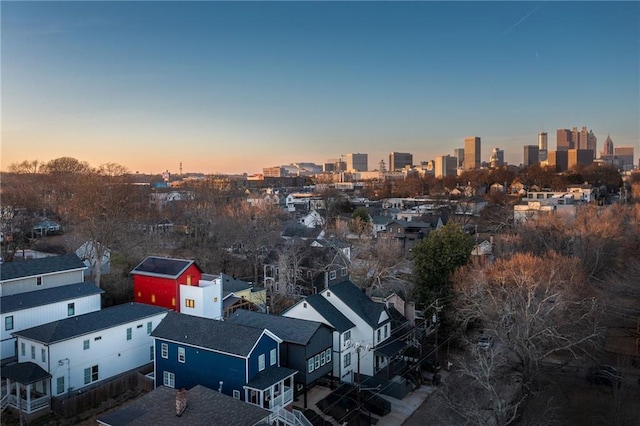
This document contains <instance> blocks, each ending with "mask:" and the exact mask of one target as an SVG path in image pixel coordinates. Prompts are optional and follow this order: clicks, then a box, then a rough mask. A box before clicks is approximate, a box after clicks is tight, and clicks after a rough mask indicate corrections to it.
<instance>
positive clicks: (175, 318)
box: [151, 312, 264, 357]
mask: <svg viewBox="0 0 640 426" xmlns="http://www.w3.org/2000/svg"><path fill="white" fill-rule="evenodd" d="M263 331H264V329H258V328H255V327H248V326H246V325H240V324H233V323H230V322H226V321H218V320H213V319H209V318H200V317H195V316H192V315H186V314H178V313H175V312H169V313H168V314H167V316H166V317H165V318H164V319H163V320H162V321H161V322H160V324H159V325H158V326H157V327H156V329H155V330H153V332H152V333H151V336H153V337H156V338H158V339H165V340H171V341H174V342H178V343H183V344H186V345H192V346H200V347H202V348H207V349H211V350H214V351H218V352H226V353H229V354H233V355H239V356H242V357H247V356H248V355H249V353H250V352H251V350H252V349H253V347H254V346H255V344H256V342H257V341H258V339H260V336H262V333H263Z"/></svg>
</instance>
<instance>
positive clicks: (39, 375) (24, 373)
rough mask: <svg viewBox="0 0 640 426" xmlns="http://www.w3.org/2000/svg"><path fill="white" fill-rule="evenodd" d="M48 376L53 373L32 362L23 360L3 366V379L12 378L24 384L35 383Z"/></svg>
mask: <svg viewBox="0 0 640 426" xmlns="http://www.w3.org/2000/svg"><path fill="white" fill-rule="evenodd" d="M48 377H51V374H49V373H47V372H46V371H45V370H44V369H43V368H42V367H40V366H39V365H38V364H34V363H32V362H21V363H18V364H9V365H5V366H4V367H2V378H3V379H5V378H6V379H10V380H12V381H14V382H18V383H21V384H23V385H28V384H31V383H35V382H38V381H40V380H44V379H46V378H48Z"/></svg>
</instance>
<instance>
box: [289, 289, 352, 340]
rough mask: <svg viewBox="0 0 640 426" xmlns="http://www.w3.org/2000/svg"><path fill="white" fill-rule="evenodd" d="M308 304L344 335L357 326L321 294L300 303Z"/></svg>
mask: <svg viewBox="0 0 640 426" xmlns="http://www.w3.org/2000/svg"><path fill="white" fill-rule="evenodd" d="M304 302H307V303H308V304H309V305H311V307H312V308H313V309H315V310H316V311H318V313H319V314H320V315H322V316H323V318H324V319H326V320H327V321H328V322H329V324H331V325H332V326H333V328H335V329H336V330H338V332H340V333H343V332H345V331H347V330H349V329H350V328H353V327H355V325H354V324H353V323H352V322H351V321H349V319H348V318H347V317H345V316H344V315H342V313H341V312H340V311H339V310H338V309H336V307H335V306H333V305H332V304H331V303H329V301H328V300H326V299H325V298H324V296H322V295H321V294H314V295H313V296H309V297H307V298H306V299H304V300H303V301H302V302H300V303H304Z"/></svg>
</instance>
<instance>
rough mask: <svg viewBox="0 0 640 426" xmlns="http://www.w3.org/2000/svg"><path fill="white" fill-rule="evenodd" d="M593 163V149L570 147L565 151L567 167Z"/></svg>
mask: <svg viewBox="0 0 640 426" xmlns="http://www.w3.org/2000/svg"><path fill="white" fill-rule="evenodd" d="M592 163H593V151H592V150H590V149H570V150H568V151H567V168H568V169H570V168H573V167H576V166H588V165H590V164H592Z"/></svg>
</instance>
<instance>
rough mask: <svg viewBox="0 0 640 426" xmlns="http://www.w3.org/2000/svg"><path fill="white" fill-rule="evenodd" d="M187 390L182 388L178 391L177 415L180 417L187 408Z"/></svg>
mask: <svg viewBox="0 0 640 426" xmlns="http://www.w3.org/2000/svg"><path fill="white" fill-rule="evenodd" d="M187 405H188V404H187V391H186V390H185V389H184V388H182V389H180V390H179V391H178V393H176V416H178V417H180V416H181V415H182V413H184V410H186V409H187Z"/></svg>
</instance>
